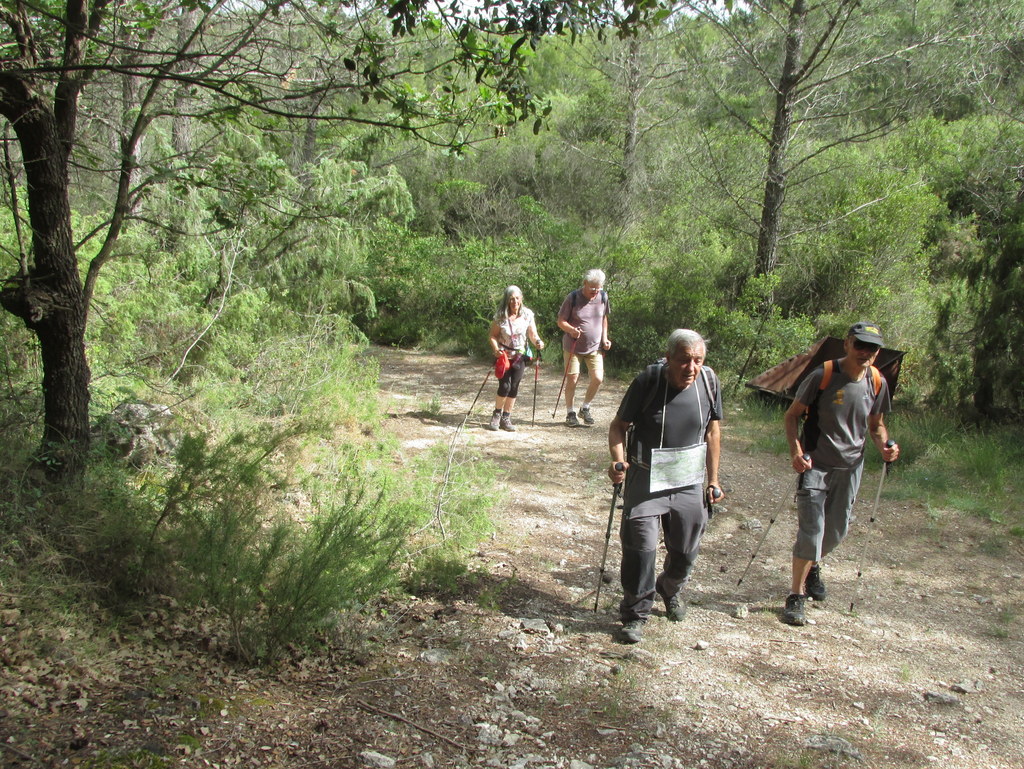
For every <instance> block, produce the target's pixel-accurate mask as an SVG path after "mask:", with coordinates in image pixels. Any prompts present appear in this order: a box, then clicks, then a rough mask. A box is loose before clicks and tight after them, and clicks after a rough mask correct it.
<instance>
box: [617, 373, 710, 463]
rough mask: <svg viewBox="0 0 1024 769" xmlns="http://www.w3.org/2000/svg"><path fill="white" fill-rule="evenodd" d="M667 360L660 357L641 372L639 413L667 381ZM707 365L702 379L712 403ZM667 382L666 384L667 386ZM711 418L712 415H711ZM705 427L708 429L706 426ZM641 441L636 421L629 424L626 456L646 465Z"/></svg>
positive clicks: (632, 461) (631, 461)
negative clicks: (664, 373) (642, 391)
mask: <svg viewBox="0 0 1024 769" xmlns="http://www.w3.org/2000/svg"><path fill="white" fill-rule="evenodd" d="M666 363H667V361H666V360H665V358H660V359H659V360H658V361H657V362H656V363H651V364H650V365H649V366H647V367H646V368H645V369H644V370H643V371H642V372H641V373H640V377H639V378H640V380H641V382H642V385H643V390H644V399H643V401H641V403H640V411H639V413H641V414H642V413H643V412H645V411H646V410H647V408H648V407H649V406H650V405H651V403H652V402H653V401H654V398H655V397H656V396H657V395H658V393H659V392H660V391H661V383H662V382H663V381H665V378H664V377H663V376H662V372H663V371H664V370H665V364H666ZM707 368H708V367H707V366H701V369H700V373H701V379H703V380H704V387H705V388H706V389H707V393H708V401H709V402H710V403H711V404H714V402H715V396H714V393H713V392H712V391H711V378H710V377H709V376H708V375H707V371H705V369H707ZM711 373H712V374H714V369H711ZM667 384H668V383H667V382H666V386H667ZM709 420H710V415H709ZM705 429H707V428H706V427H705ZM638 444H639V441H638V439H637V437H636V423H635V422H632V423H630V425H629V429H628V430H627V431H626V457H627V459H628V460H629V462H630V464H637V465H640V466H641V467H644V464H643V461H642V456H640V455H639V454H638Z"/></svg>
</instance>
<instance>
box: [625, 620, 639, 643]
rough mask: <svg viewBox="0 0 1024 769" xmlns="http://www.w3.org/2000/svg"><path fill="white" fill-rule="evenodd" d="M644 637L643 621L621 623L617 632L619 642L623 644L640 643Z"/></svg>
mask: <svg viewBox="0 0 1024 769" xmlns="http://www.w3.org/2000/svg"><path fill="white" fill-rule="evenodd" d="M643 637H644V621H643V620H642V619H634V620H630V621H629V622H624V623H622V630H620V631H619V640H620V641H622V643H624V644H636V643H640V640H641V639H642V638H643Z"/></svg>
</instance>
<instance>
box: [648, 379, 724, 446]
mask: <svg viewBox="0 0 1024 769" xmlns="http://www.w3.org/2000/svg"><path fill="white" fill-rule="evenodd" d="M700 375H701V377H702V378H703V379H704V386H705V387H707V388H708V393H709V394H710V392H711V388H710V386H709V385H708V380H707V374H705V373H704V368H703V367H701V370H700ZM693 383H694V385H696V384H697V380H696V379H694V380H693ZM680 392H686V391H685V390H680ZM697 415H698V417H699V420H700V421H698V422H697V425H698V427H697V429H698V430H700V429H701V427H700V426H702V425H703V424H704V406H703V405H702V404H701V402H700V392H699V391H698V392H697ZM667 421H668V374H667V373H666V374H665V395H664V397H663V398H662V401H661V442H660V444H659V446H658V448H660V449H663V448H665V422H667ZM694 443H695V444H697V443H700V435H698V436H697V440H696V441H695V442H694Z"/></svg>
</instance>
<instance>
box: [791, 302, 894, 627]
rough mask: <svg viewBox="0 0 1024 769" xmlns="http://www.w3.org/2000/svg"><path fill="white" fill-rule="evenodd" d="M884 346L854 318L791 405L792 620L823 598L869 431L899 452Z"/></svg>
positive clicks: (801, 619) (884, 449) (885, 451)
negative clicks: (879, 363)
mask: <svg viewBox="0 0 1024 769" xmlns="http://www.w3.org/2000/svg"><path fill="white" fill-rule="evenodd" d="M881 348H882V332H881V331H880V330H879V328H878V326H877V325H875V324H874V323H867V322H860V323H855V324H854V325H853V326H851V327H850V330H849V331H848V332H847V334H846V339H845V340H844V342H843V349H844V351H845V355H844V356H843V357H842V358H839V359H838V360H835V361H826V362H825V363H824V364H823V365H821V366H819V367H818V368H816V369H815V370H814V371H812V372H811V373H810V375H808V376H807V377H806V378H805V379H804V381H803V382H801V384H800V387H799V388H798V390H797V393H796V397H795V398H794V399H793V405H791V406H790V407H789V409H788V410H787V411H786V416H785V424H786V440H787V441H788V442H789V453H790V458H791V462H792V466H793V469H794V470H795V471H796V472H798V473H800V479H799V481H798V482H797V492H796V502H797V519H798V523H799V528H798V531H797V537H796V544H795V545H794V546H793V574H792V577H793V579H792V585H791V587H790V594H789V597H788V598H786V605H785V609H784V610H783V616H782V618H783V621H784V622H786V623H787V624H790V625H803V624H805V622H806V618H805V616H804V606H805V604H806V602H807V599H808V598H810V599H812V600H815V601H823V600H825V595H826V591H825V584H824V582H823V581H822V579H821V570H820V567H819V562H820V561H821V559H822V558H824V557H825V556H826V555H828V554H829V553H830V552H831V551H832V550H834V549H835V548H836V546H837V545H838V544H839V543H840V542H842V541H843V539H844V538H845V537H846V533H847V531H848V530H849V526H850V511H851V510H852V509H853V503H854V500H855V499H856V498H857V490H858V489H859V488H860V479H861V474H862V472H863V470H864V447H865V444H866V443H867V437H868V436H869V435H870V436H871V440H872V441H874V443H875V446H877V447H878V451H879V452H880V453H881V455H882V459H884V460H885V461H886V462H892V461H894V460H895V459H896V458H897V457H898V456H899V453H900V447H899V446H898V445H896V443H895V442H892V443H891V444H890V442H889V431H888V430H887V429H886V426H885V414H888V413H889V409H890V406H891V400H890V393H889V386H888V383H887V382H886V381H885V377H883V376H881V374H879V372H878V369H877V368H875V366H874V365H873V364H874V362H875V358H876V357H877V356H878V351H879V350H880V349H881ZM887 444H889V445H887Z"/></svg>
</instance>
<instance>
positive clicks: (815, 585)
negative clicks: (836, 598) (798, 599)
mask: <svg viewBox="0 0 1024 769" xmlns="http://www.w3.org/2000/svg"><path fill="white" fill-rule="evenodd" d="M804 592H805V593H807V597H808V598H811V599H813V600H815V601H824V600H825V598H826V596H827V595H828V592H827V591H826V590H825V583H824V582H822V581H821V567H820V566H818V564H814V566H812V567H811V570H810V571H809V572H807V579H806V580H804Z"/></svg>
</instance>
